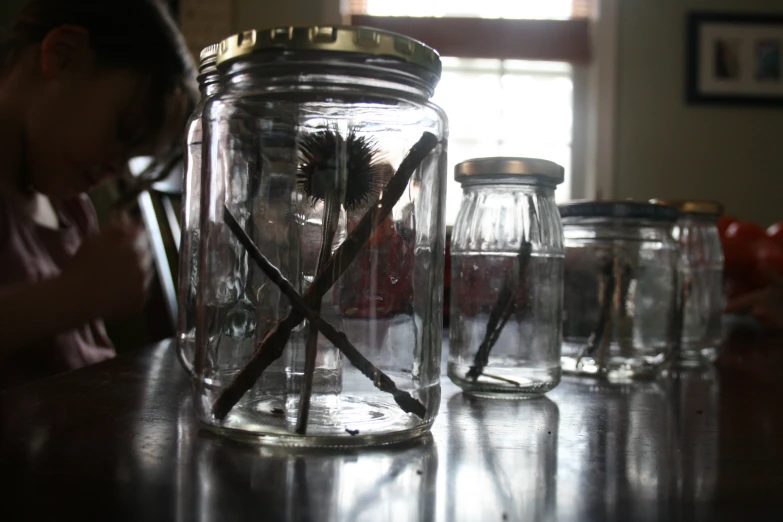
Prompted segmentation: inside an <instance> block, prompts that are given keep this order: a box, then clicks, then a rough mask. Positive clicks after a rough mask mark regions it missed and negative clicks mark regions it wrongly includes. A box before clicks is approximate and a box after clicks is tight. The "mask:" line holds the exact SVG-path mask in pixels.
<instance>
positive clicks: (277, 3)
mask: <svg viewBox="0 0 783 522" xmlns="http://www.w3.org/2000/svg"><path fill="white" fill-rule="evenodd" d="M340 22H341V16H340V0H234V28H235V29H236V31H237V32H239V31H244V30H246V29H262V28H266V27H275V26H278V25H318V24H339V23H340Z"/></svg>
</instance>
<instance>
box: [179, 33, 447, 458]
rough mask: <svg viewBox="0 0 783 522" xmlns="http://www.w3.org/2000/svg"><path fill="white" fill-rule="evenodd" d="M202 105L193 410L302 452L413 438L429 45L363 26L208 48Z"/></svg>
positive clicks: (421, 364) (435, 118)
mask: <svg viewBox="0 0 783 522" xmlns="http://www.w3.org/2000/svg"><path fill="white" fill-rule="evenodd" d="M217 68H218V70H219V72H220V75H221V83H222V85H223V91H222V92H221V93H220V94H219V95H217V96H215V97H213V98H211V99H210V100H209V101H208V102H207V104H206V107H205V110H204V133H205V136H204V139H205V149H204V150H205V155H206V165H207V167H206V168H207V171H206V174H205V177H204V190H203V191H202V199H201V227H200V228H201V233H202V241H201V243H200V250H199V261H198V266H199V291H198V293H197V295H198V301H197V321H196V324H197V335H196V337H197V355H196V359H195V363H194V367H195V372H196V375H197V386H196V391H195V394H196V401H195V404H196V410H197V413H198V416H199V418H200V419H201V421H202V422H204V423H205V424H206V425H207V426H209V427H211V428H213V429H216V430H218V431H220V432H222V433H226V434H231V435H236V436H250V437H253V438H254V439H255V440H260V441H264V442H272V443H282V444H301V445H366V444H381V443H388V442H394V441H399V440H403V439H407V438H411V437H415V436H418V435H421V434H422V433H425V432H426V431H427V430H428V429H429V427H430V426H431V425H432V422H433V421H434V419H435V415H436V413H437V411H438V406H439V403H440V381H439V375H440V347H441V335H442V333H441V329H442V303H441V301H442V291H443V290H442V288H443V251H444V241H445V226H444V202H445V197H444V196H445V165H446V163H445V159H446V138H447V123H446V116H445V114H444V113H443V111H442V110H441V109H440V108H438V107H437V106H436V105H434V104H433V103H432V102H431V101H430V97H431V96H432V94H433V91H434V89H435V85H436V84H437V82H438V80H439V78H440V72H441V64H440V59H439V57H438V55H437V53H436V52H435V51H434V50H432V49H430V48H429V47H427V46H426V45H424V44H422V43H420V42H417V41H414V40H412V39H410V38H407V37H404V36H400V35H397V34H393V33H389V32H385V31H380V30H375V29H368V28H362V27H303V28H299V27H279V28H275V29H268V30H263V31H247V32H244V33H241V34H238V35H236V36H233V37H231V38H228V39H226V40H224V41H223V42H221V44H220V48H219V51H218V58H217Z"/></svg>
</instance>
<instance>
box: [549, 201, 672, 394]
mask: <svg viewBox="0 0 783 522" xmlns="http://www.w3.org/2000/svg"><path fill="white" fill-rule="evenodd" d="M560 215H561V216H562V218H563V233H564V235H565V250H566V257H565V281H564V282H565V285H564V291H565V292H564V303H565V306H564V308H563V311H564V317H563V356H562V359H561V360H562V366H563V370H564V371H566V372H571V373H577V374H590V375H601V376H606V377H608V378H609V379H612V380H625V379H630V378H636V377H645V376H651V375H653V374H654V373H655V372H656V371H657V370H658V369H660V368H661V367H662V366H663V365H665V363H667V362H669V361H670V360H671V355H672V348H673V344H674V341H675V339H676V336H677V335H678V334H677V330H678V326H677V325H678V323H677V319H676V312H677V292H676V286H677V269H676V266H677V257H678V252H677V244H676V242H675V241H674V240H673V239H672V226H673V225H674V222H675V220H676V219H677V210H676V209H675V208H672V207H667V206H663V205H654V204H652V203H641V202H633V201H617V202H611V201H605V202H577V203H569V204H564V205H560Z"/></svg>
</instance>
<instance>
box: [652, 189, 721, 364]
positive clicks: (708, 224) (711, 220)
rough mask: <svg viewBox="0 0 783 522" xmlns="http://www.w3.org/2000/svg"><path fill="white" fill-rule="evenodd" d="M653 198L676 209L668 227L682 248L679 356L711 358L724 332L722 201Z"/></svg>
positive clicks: (683, 360) (692, 360)
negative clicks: (720, 222) (671, 225)
mask: <svg viewBox="0 0 783 522" xmlns="http://www.w3.org/2000/svg"><path fill="white" fill-rule="evenodd" d="M653 201H654V202H655V203H658V204H662V205H669V206H671V207H674V208H676V209H677V210H678V211H679V213H680V216H679V218H678V219H677V222H676V223H675V225H674V229H673V231H672V234H673V237H674V239H675V241H677V243H678V244H679V248H680V257H679V261H678V271H679V279H680V282H679V285H680V286H679V295H680V299H681V302H680V304H679V306H680V307H681V308H682V310H681V311H682V319H681V321H682V337H681V338H680V343H679V349H678V362H679V363H680V364H681V365H684V366H698V365H700V364H701V362H703V361H707V362H712V361H714V360H715V359H716V358H717V355H718V346H719V345H720V342H721V337H722V328H721V319H722V317H723V253H722V251H721V243H720V234H719V233H718V225H717V221H718V217H719V216H720V215H721V214H722V213H723V207H722V206H721V204H720V203H717V202H715V201H704V200H673V199H672V200H653Z"/></svg>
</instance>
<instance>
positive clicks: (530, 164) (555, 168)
mask: <svg viewBox="0 0 783 522" xmlns="http://www.w3.org/2000/svg"><path fill="white" fill-rule="evenodd" d="M492 176H534V177H538V178H546V179H547V180H549V181H551V182H554V183H555V184H558V185H559V184H560V183H562V182H563V176H564V170H563V167H561V166H560V165H558V164H557V163H555V162H553V161H548V160H544V159H537V158H504V157H496V158H476V159H470V160H467V161H463V162H462V163H459V164H458V165H457V166H456V167H454V179H455V180H457V181H459V182H463V181H467V180H468V179H469V178H476V177H492Z"/></svg>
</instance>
